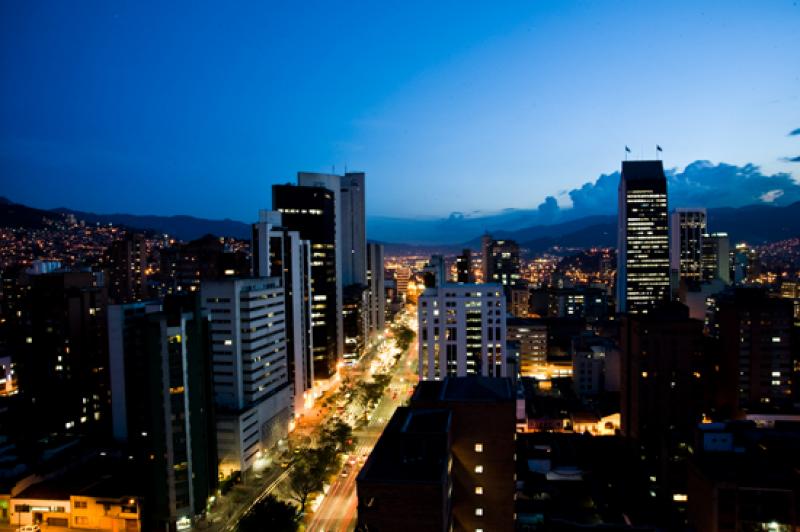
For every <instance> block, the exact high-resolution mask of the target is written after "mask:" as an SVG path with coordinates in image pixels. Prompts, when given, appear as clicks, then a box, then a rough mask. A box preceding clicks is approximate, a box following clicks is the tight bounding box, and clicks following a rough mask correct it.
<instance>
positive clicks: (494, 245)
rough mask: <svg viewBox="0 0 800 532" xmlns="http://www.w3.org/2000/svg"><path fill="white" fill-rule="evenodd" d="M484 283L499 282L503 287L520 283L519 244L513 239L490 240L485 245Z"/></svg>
mask: <svg viewBox="0 0 800 532" xmlns="http://www.w3.org/2000/svg"><path fill="white" fill-rule="evenodd" d="M484 261H485V262H486V278H485V279H484V281H483V282H485V283H500V284H501V285H503V287H512V286H518V285H520V284H523V283H522V275H521V274H520V267H521V262H520V256H519V245H518V244H517V243H516V242H515V241H513V240H492V241H491V242H490V243H489V245H488V246H487V247H486V255H484Z"/></svg>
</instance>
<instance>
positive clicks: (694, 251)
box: [670, 209, 706, 282]
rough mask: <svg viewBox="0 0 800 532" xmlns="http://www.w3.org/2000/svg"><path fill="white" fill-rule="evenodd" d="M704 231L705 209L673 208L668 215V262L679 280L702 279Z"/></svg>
mask: <svg viewBox="0 0 800 532" xmlns="http://www.w3.org/2000/svg"><path fill="white" fill-rule="evenodd" d="M705 233H706V210H705V209H675V210H674V211H672V215H671V216H670V238H671V241H672V246H671V251H670V254H671V256H670V263H671V266H670V267H671V268H672V269H673V270H676V271H678V274H679V277H680V279H681V280H686V281H689V282H699V281H700V280H701V279H702V271H703V267H702V262H703V261H702V258H703V253H702V251H703V235H704V234H705Z"/></svg>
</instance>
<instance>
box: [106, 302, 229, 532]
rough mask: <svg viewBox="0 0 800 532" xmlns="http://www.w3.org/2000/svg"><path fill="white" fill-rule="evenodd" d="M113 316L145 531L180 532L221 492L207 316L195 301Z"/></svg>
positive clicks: (116, 384)
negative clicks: (178, 529) (182, 522)
mask: <svg viewBox="0 0 800 532" xmlns="http://www.w3.org/2000/svg"><path fill="white" fill-rule="evenodd" d="M108 315H109V318H108V324H109V353H110V373H111V386H112V388H111V390H112V394H111V397H112V403H111V407H112V418H113V433H114V438H115V440H117V441H118V442H119V443H120V444H122V445H123V447H124V448H125V449H126V451H127V454H128V455H129V456H130V457H132V459H133V460H134V461H135V464H136V469H137V472H138V474H137V475H136V478H132V479H130V485H131V486H136V489H137V493H140V494H141V495H142V496H143V508H142V521H143V524H144V528H145V530H166V529H173V528H175V526H176V524H177V523H178V522H179V521H180V520H185V519H191V518H192V517H193V516H195V515H199V514H202V513H204V512H205V508H206V503H207V500H208V498H209V497H210V496H211V495H212V494H213V493H214V490H215V488H216V484H217V450H216V436H215V430H216V427H215V424H214V406H213V404H214V403H213V401H214V399H213V388H212V381H211V356H210V352H209V347H210V346H209V321H208V314H207V313H206V312H202V311H201V310H200V299H199V294H193V295H186V296H170V297H168V298H167V299H166V300H165V301H164V303H163V304H161V303H159V302H157V301H152V302H138V303H128V304H124V305H112V306H111V307H109V311H108Z"/></svg>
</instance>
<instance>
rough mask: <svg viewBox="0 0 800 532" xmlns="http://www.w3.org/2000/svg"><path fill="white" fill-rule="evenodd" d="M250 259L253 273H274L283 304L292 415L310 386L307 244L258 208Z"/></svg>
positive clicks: (275, 215) (277, 215)
mask: <svg viewBox="0 0 800 532" xmlns="http://www.w3.org/2000/svg"><path fill="white" fill-rule="evenodd" d="M252 242H253V244H252V248H251V249H252V260H253V273H254V275H255V276H256V277H270V276H274V277H278V278H280V279H281V286H282V287H283V292H284V304H285V306H286V351H287V353H288V354H289V360H288V368H289V382H290V383H291V387H292V403H293V405H294V406H293V408H294V413H295V415H300V414H301V413H302V412H303V410H304V409H305V407H306V405H308V404H309V402H310V401H311V398H312V395H313V387H314V352H313V338H312V334H311V305H312V294H311V244H310V243H309V241H308V240H302V239H301V238H300V233H299V232H298V231H289V230H288V229H286V228H285V227H282V224H281V214H280V213H279V212H275V211H265V210H262V211H260V212H259V221H258V222H257V223H255V224H253V241H252Z"/></svg>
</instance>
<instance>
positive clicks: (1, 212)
mask: <svg viewBox="0 0 800 532" xmlns="http://www.w3.org/2000/svg"><path fill="white" fill-rule="evenodd" d="M65 214H73V215H74V216H75V217H76V218H77V219H79V220H84V221H86V222H88V223H100V224H107V223H111V224H114V225H121V226H125V227H129V228H132V229H137V230H149V231H153V232H155V233H166V234H170V235H173V236H175V237H177V238H179V239H181V240H194V239H196V238H200V237H201V236H203V235H206V234H214V235H218V236H232V237H235V238H242V239H248V238H250V225H249V224H246V223H244V222H239V221H235V220H230V219H224V220H208V219H204V218H196V217H193V216H182V215H178V216H142V215H133V214H95V213H88V212H81V211H74V210H71V209H67V208H58V209H53V210H43V209H36V208H33V207H28V206H25V205H20V204H17V203H13V202H11V201H10V200H8V199H6V198H0V226H2V227H32V228H36V227H41V226H42V225H43V221H44V220H45V219H57V218H60V217H61V216H63V215H65ZM521 216H522V217H523V218H522V220H524V219H525V218H524V214H523V213H522V211H513V212H506V213H503V214H500V215H495V216H493V217H483V218H473V219H471V220H469V221H468V223H467V224H466V226H465V227H464V230H465V231H469V232H468V233H463V234H462V238H464V239H463V240H461V239H459V240H455V239H454V240H451V241H450V242H447V243H444V244H419V243H417V244H414V243H403V241H402V240H399V238H398V240H399V241H394V242H391V241H385V240H383V239H380V241H383V242H384V244H385V245H386V248H387V249H386V252H387V254H392V253H432V252H445V253H446V252H453V251H458V250H460V249H461V248H464V247H469V248H472V249H479V248H480V235H481V234H482V233H483V232H484V229H488V228H491V234H492V236H493V237H494V238H505V239H513V240H516V241H517V242H519V244H520V245H521V246H522V247H523V248H525V249H526V250H527V251H528V252H529V253H539V252H542V251H545V250H547V249H550V248H552V247H553V246H561V247H569V248H575V247H592V246H609V247H610V246H615V245H616V240H617V223H616V221H617V220H616V215H613V214H603V215H591V216H583V217H580V218H574V219H570V220H567V221H564V222H561V223H555V224H533V225H530V226H527V227H521V228H514V227H519V224H520V223H521V219H520V217H521ZM397 220H398V222H397V225H396V226H395V227H396V229H394V230H393V233H394V232H395V231H398V233H397V234H396V236H397V237H401V236H402V232H401V229H402V227H403V225H406V226H407V229H408V230H410V231H414V230H415V227H417V225H416V224H419V223H432V222H430V221H419V220H403V219H397ZM441 223H442V224H443V225H445V226H446V225H447V221H446V220H445V221H442V222H441ZM452 223H453V224H458V225H460V224H463V223H464V220H453V221H452ZM481 225H483V227H481ZM368 227H369V233H368V236H370V237H371V236H372V232H373V230H374V229H375V227H374V222H373V219H370V220H369V221H368ZM503 227H508V228H509V229H504V228H503ZM452 229H453V228H452V227H448V228H447V230H448V231H451V230H452ZM708 230H709V231H710V232H727V233H728V234H729V235H730V237H731V242H741V241H745V242H748V243H750V244H760V243H765V242H774V241H778V240H784V239H786V238H792V237H796V236H800V201H797V202H794V203H791V204H788V205H775V204H764V203H762V204H759V205H748V206H744V207H719V208H712V209H708Z"/></svg>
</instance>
